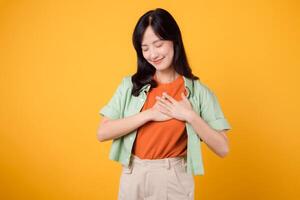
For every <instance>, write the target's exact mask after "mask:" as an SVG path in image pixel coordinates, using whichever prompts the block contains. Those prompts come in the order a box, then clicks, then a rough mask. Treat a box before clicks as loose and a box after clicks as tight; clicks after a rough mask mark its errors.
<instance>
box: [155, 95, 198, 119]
mask: <svg viewBox="0 0 300 200" xmlns="http://www.w3.org/2000/svg"><path fill="white" fill-rule="evenodd" d="M181 97H182V100H181V101H176V100H175V99H174V98H172V97H171V96H170V95H168V94H167V93H163V95H162V97H159V96H157V97H156V99H157V100H158V101H159V102H158V103H159V104H160V105H161V106H163V107H164V108H165V109H164V110H161V112H162V113H164V114H166V115H168V116H170V117H172V118H175V119H178V120H181V121H187V118H188V116H189V114H190V113H191V111H193V107H192V104H191V103H190V101H189V100H188V98H187V97H186V96H185V95H184V93H181Z"/></svg>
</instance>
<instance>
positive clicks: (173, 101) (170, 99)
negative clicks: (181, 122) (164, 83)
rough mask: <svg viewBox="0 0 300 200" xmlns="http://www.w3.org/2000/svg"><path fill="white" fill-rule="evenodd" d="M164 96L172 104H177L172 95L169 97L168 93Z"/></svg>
mask: <svg viewBox="0 0 300 200" xmlns="http://www.w3.org/2000/svg"><path fill="white" fill-rule="evenodd" d="M163 96H164V97H166V98H167V99H168V100H169V101H171V102H172V103H176V102H177V101H176V100H175V99H173V97H171V96H170V95H168V94H167V93H166V92H164V93H163Z"/></svg>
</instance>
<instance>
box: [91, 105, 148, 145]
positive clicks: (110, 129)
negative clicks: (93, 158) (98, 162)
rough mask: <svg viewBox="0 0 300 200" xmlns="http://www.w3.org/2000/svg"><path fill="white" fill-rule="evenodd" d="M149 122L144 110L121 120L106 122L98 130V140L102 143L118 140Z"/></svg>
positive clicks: (146, 111)
mask: <svg viewBox="0 0 300 200" xmlns="http://www.w3.org/2000/svg"><path fill="white" fill-rule="evenodd" d="M150 120H151V118H150V115H149V113H148V110H145V111H142V112H139V113H137V114H135V115H132V116H129V117H125V118H122V119H116V120H109V121H106V122H104V123H103V124H102V125H101V127H100V128H99V129H98V133H97V136H98V140H99V141H101V142H103V141H107V140H112V139H115V138H119V137H121V136H123V135H126V134H128V133H130V132H132V131H133V130H135V129H137V128H138V127H140V126H142V125H143V124H145V123H146V122H148V121H150Z"/></svg>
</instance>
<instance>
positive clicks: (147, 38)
mask: <svg viewBox="0 0 300 200" xmlns="http://www.w3.org/2000/svg"><path fill="white" fill-rule="evenodd" d="M160 40H161V38H159V37H158V36H157V35H156V34H155V33H154V31H153V29H152V27H151V26H148V27H147V28H146V30H145V32H144V35H143V38H142V46H144V45H148V44H152V43H155V42H157V41H160Z"/></svg>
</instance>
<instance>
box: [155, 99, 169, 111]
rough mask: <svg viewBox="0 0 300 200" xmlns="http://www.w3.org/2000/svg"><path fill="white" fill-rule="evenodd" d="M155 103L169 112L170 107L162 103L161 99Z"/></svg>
mask: <svg viewBox="0 0 300 200" xmlns="http://www.w3.org/2000/svg"><path fill="white" fill-rule="evenodd" d="M157 103H158V105H160V106H162V107H164V108H165V109H168V110H171V106H169V105H167V104H166V103H164V102H162V101H161V99H160V100H159V101H158V102H157Z"/></svg>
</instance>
